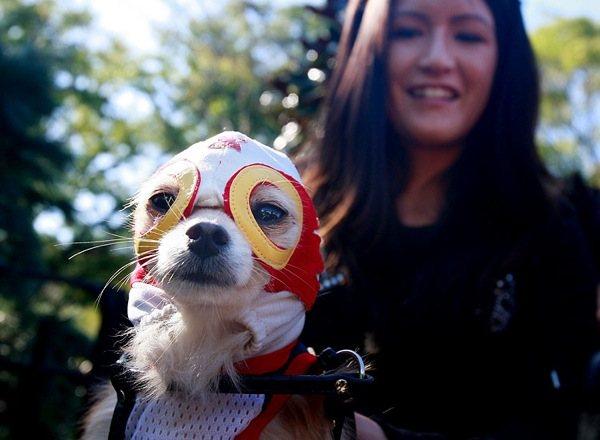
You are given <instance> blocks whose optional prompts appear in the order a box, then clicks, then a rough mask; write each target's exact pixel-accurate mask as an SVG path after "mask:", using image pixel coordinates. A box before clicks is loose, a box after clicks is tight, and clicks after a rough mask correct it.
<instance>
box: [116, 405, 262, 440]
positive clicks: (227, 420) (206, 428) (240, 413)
mask: <svg viewBox="0 0 600 440" xmlns="http://www.w3.org/2000/svg"><path fill="white" fill-rule="evenodd" d="M264 401H265V396H264V394H214V397H211V398H210V399H209V400H208V402H207V403H205V404H202V403H200V402H198V401H195V400H192V399H190V400H182V399H178V398H177V397H174V396H163V397H160V398H158V399H154V400H151V401H149V402H140V401H139V400H138V401H137V402H136V403H135V406H134V407H133V410H132V412H131V415H130V416H129V420H128V421H127V428H126V430H125V438H126V439H128V440H129V439H131V440H171V439H197V440H229V439H233V438H234V437H235V436H236V435H238V434H239V433H241V432H242V431H243V430H244V429H245V428H246V427H247V426H248V424H249V423H250V422H251V421H252V420H253V419H254V418H256V417H257V416H258V415H259V414H260V412H261V410H262V407H263V403H264Z"/></svg>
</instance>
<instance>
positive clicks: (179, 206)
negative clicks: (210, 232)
mask: <svg viewBox="0 0 600 440" xmlns="http://www.w3.org/2000/svg"><path fill="white" fill-rule="evenodd" d="M174 177H175V180H177V184H178V186H179V192H178V193H177V197H176V198H175V201H174V202H173V204H172V205H171V207H170V208H169V210H168V211H167V212H166V213H165V215H164V216H163V218H162V219H160V221H159V222H158V223H157V224H156V225H154V226H153V227H152V228H151V229H150V230H149V231H148V232H146V233H145V234H143V235H141V236H136V237H135V238H134V248H135V254H136V255H137V256H138V257H139V256H146V255H148V254H149V253H150V252H152V251H154V250H156V249H157V248H158V244H159V243H158V241H159V240H160V239H161V238H162V236H163V235H165V234H166V233H167V232H168V231H169V230H170V229H171V228H173V227H174V226H175V225H176V224H177V223H179V221H180V220H181V217H182V216H183V212H184V211H185V209H186V208H187V206H188V205H189V203H190V201H191V199H192V197H193V196H194V190H195V189H196V179H197V178H198V176H197V172H196V169H195V168H193V167H192V166H191V165H190V166H187V167H186V168H185V169H183V170H182V171H181V172H179V173H177V174H175V176H174Z"/></svg>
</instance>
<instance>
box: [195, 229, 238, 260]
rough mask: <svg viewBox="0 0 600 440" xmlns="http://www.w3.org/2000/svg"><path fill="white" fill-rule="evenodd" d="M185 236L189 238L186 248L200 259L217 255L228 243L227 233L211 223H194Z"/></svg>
mask: <svg viewBox="0 0 600 440" xmlns="http://www.w3.org/2000/svg"><path fill="white" fill-rule="evenodd" d="M185 234H186V235H187V236H188V237H189V238H190V242H189V243H188V248H189V249H190V250H191V251H192V252H193V253H195V254H196V255H198V256H199V257H202V258H207V257H212V256H213V255H216V254H218V253H219V252H220V251H221V250H222V249H223V248H224V247H225V246H227V243H229V236H228V235H227V231H225V229H223V227H221V226H219V225H215V224H213V223H207V222H203V223H196V224H195V225H194V226H192V227H190V228H189V229H188V230H187V231H186V232H185Z"/></svg>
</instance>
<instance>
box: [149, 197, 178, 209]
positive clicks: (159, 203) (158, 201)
mask: <svg viewBox="0 0 600 440" xmlns="http://www.w3.org/2000/svg"><path fill="white" fill-rule="evenodd" d="M175 198H176V196H175V195H174V194H170V193H167V192H162V193H158V194H154V195H153V196H152V197H150V206H152V208H153V209H155V210H156V211H158V212H160V213H161V214H164V213H166V212H167V211H168V210H169V208H171V205H172V204H173V202H175Z"/></svg>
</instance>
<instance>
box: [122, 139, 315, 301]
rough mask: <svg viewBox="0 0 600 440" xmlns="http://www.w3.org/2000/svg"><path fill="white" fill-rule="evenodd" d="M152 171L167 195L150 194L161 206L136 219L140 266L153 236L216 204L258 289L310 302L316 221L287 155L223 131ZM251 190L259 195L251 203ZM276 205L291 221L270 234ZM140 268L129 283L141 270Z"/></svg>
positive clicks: (155, 241)
mask: <svg viewBox="0 0 600 440" xmlns="http://www.w3.org/2000/svg"><path fill="white" fill-rule="evenodd" d="M156 176H160V177H162V180H163V181H165V182H168V183H167V184H166V185H167V186H168V197H169V198H167V199H165V197H167V196H165V195H161V193H160V192H157V193H156V194H155V195H154V196H153V197H155V198H156V197H158V199H155V200H158V202H157V203H159V206H160V203H163V205H164V209H163V211H164V212H160V215H156V217H154V218H153V220H152V221H151V222H148V221H146V222H141V223H136V226H135V235H134V243H135V251H136V255H137V258H138V261H139V262H140V263H142V264H141V265H143V263H144V261H146V260H149V259H150V258H151V257H152V255H154V254H155V253H156V252H157V249H158V247H159V243H160V241H161V239H163V238H164V237H165V236H166V234H168V233H169V232H170V231H171V230H172V229H173V228H175V227H177V225H178V224H180V223H181V222H182V221H184V220H185V219H186V218H188V217H190V216H191V215H193V213H194V212H195V211H196V210H199V209H216V210H220V211H221V212H224V213H225V214H226V215H227V216H228V217H229V218H230V219H231V220H232V221H233V222H234V223H235V226H236V227H237V230H238V231H239V232H240V233H241V235H242V236H243V238H244V239H245V241H246V242H247V244H248V245H249V247H250V249H251V252H252V256H253V258H254V259H255V260H257V261H258V262H259V263H260V265H261V266H262V267H263V268H264V269H265V270H266V272H268V274H269V275H270V277H269V280H268V282H267V284H266V285H265V286H264V290H265V291H266V292H282V291H288V292H292V293H293V294H294V295H296V296H297V298H299V299H300V300H301V301H302V303H303V304H304V307H305V309H307V310H308V309H310V308H311V307H312V305H313V303H314V301H315V298H316V293H317V291H318V287H319V284H318V279H317V276H318V275H319V273H320V272H321V271H322V269H323V262H322V258H321V255H320V252H319V245H320V238H319V236H318V235H317V228H318V220H317V216H316V213H315V209H314V206H313V204H312V202H311V200H310V197H309V196H308V194H307V192H306V190H305V189H304V187H303V186H302V184H301V183H300V176H299V175H298V172H297V170H296V169H295V167H294V165H293V164H292V162H291V161H290V160H289V159H288V158H287V156H285V155H284V154H282V153H279V152H277V151H275V150H273V149H271V148H269V147H267V146H265V145H263V144H261V143H259V142H257V141H255V140H252V139H250V138H248V137H247V136H245V135H243V134H241V133H237V132H224V133H221V134H219V135H217V136H215V137H212V138H210V139H208V140H206V141H203V142H199V143H197V144H194V145H192V146H191V147H189V148H187V149H186V150H184V151H183V152H181V153H179V154H178V155H177V156H175V157H174V158H173V159H172V160H170V161H169V162H168V163H167V164H166V165H164V166H163V167H161V168H160V169H159V170H158V171H157V172H156V174H155V177H156ZM259 193H261V194H262V193H264V194H267V195H266V196H261V199H260V200H258V201H256V200H255V199H256V197H257V194H259ZM269 193H271V194H274V195H278V196H279V198H280V199H281V200H284V203H285V206H275V207H273V206H272V205H270V204H269V200H268V199H269V197H268V194H269ZM261 194H259V195H261ZM161 197H163V200H161V199H160V198H161ZM281 211H282V212H283V215H287V214H289V212H287V211H290V212H293V214H294V215H293V221H294V223H295V224H294V226H293V228H290V230H288V231H287V232H285V234H284V235H285V236H284V237H280V239H278V238H277V237H276V234H277V231H275V232H273V231H274V230H276V229H277V225H275V224H274V222H276V221H278V215H281V214H282V212H281ZM270 222H271V223H270ZM274 237H275V238H274ZM140 267H141V266H140ZM140 267H138V270H137V271H136V273H134V278H133V281H134V282H135V281H140V280H141V279H142V277H143V276H145V275H146V273H145V271H144V270H143V269H141V268H140ZM146 280H147V278H146Z"/></svg>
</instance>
